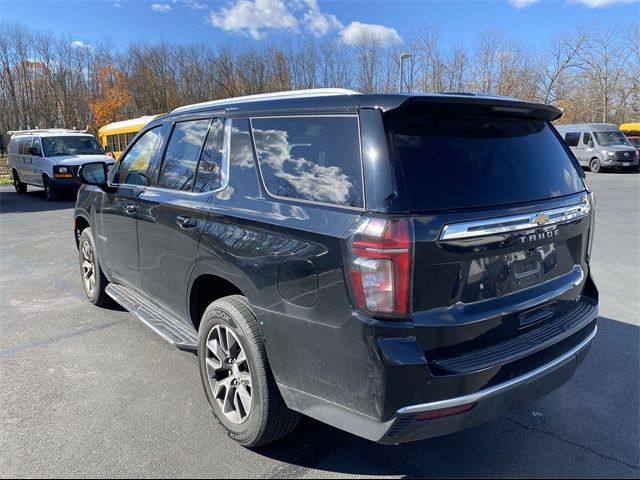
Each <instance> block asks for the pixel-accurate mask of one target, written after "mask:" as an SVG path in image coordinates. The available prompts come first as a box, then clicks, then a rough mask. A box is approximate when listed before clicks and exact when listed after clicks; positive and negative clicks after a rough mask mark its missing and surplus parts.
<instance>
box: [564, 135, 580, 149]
mask: <svg viewBox="0 0 640 480" xmlns="http://www.w3.org/2000/svg"><path fill="white" fill-rule="evenodd" d="M564 141H565V142H566V143H567V145H568V146H570V147H577V146H578V142H579V141H580V134H579V133H575V132H569V133H567V134H566V135H565V137H564Z"/></svg>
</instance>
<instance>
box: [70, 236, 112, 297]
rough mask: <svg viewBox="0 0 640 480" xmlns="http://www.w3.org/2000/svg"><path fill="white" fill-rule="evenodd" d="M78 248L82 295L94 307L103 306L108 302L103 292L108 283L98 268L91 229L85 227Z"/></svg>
mask: <svg viewBox="0 0 640 480" xmlns="http://www.w3.org/2000/svg"><path fill="white" fill-rule="evenodd" d="M78 247H79V248H78V260H79V262H80V275H81V276H82V287H83V288H84V293H85V294H86V295H87V298H88V299H89V301H90V302H91V303H93V304H94V305H105V304H106V303H108V302H109V296H108V295H107V293H106V291H105V289H106V288H107V284H108V283H109V281H108V280H107V278H106V277H105V276H104V273H102V268H100V263H99V262H98V255H97V254H96V244H95V241H94V240H93V232H92V231H91V228H89V227H87V228H85V229H84V230H83V231H82V233H81V234H80V240H79V241H78Z"/></svg>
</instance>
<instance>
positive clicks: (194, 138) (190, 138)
mask: <svg viewBox="0 0 640 480" xmlns="http://www.w3.org/2000/svg"><path fill="white" fill-rule="evenodd" d="M210 123H211V119H210V118H205V119H203V120H191V121H186V122H179V123H176V124H175V126H174V127H173V132H172V133H171V138H170V139H169V145H168V146H167V151H166V153H165V155H164V162H163V163H162V172H161V173H160V179H159V180H158V187H161V188H171V189H173V190H183V191H191V189H192V188H193V180H194V177H195V174H196V167H197V166H198V158H199V156H200V152H201V150H202V145H203V144H204V139H205V137H206V135H207V131H208V130H209V124H210Z"/></svg>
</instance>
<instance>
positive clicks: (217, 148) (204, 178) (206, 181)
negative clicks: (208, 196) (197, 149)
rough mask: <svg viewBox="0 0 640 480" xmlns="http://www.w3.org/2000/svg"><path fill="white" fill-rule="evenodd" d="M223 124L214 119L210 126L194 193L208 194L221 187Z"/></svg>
mask: <svg viewBox="0 0 640 480" xmlns="http://www.w3.org/2000/svg"><path fill="white" fill-rule="evenodd" d="M223 130H224V124H223V123H222V122H221V121H220V120H219V119H215V120H214V121H213V123H212V124H211V128H210V129H209V133H208V134H207V140H206V141H205V144H204V148H203V149H202V154H201V155H200V163H198V173H197V175H196V183H195V187H194V191H196V192H208V191H211V190H217V189H219V188H220V187H222V183H223V180H224V179H223V173H222V131H223Z"/></svg>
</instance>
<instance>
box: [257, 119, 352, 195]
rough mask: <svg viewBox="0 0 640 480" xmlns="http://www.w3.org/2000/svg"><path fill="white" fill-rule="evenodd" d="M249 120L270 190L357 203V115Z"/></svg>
mask: <svg viewBox="0 0 640 480" xmlns="http://www.w3.org/2000/svg"><path fill="white" fill-rule="evenodd" d="M251 124H252V126H253V138H254V140H255V145H256V151H257V153H258V162H259V164H260V170H261V172H262V178H263V179H264V183H265V187H266V188H267V190H268V191H269V193H270V194H271V195H274V196H277V197H285V198H292V199H298V200H305V201H312V202H318V203H330V204H335V205H344V206H349V207H362V206H363V193H362V164H361V160H360V134H359V130H358V119H357V117H355V116H334V117H331V116H318V117H314V116H308V117H288V118H254V119H252V120H251Z"/></svg>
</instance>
